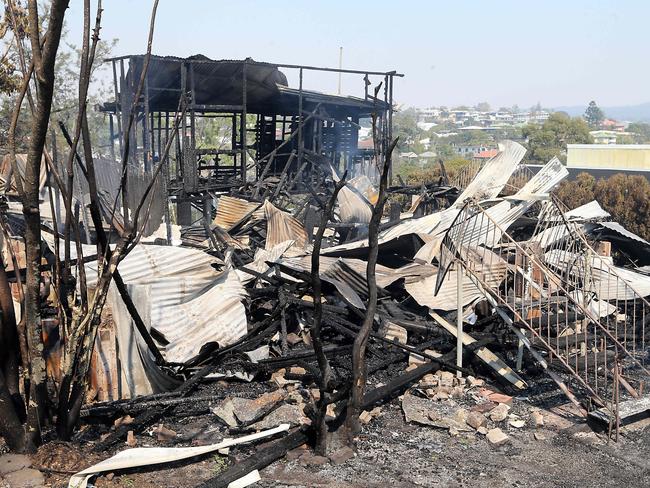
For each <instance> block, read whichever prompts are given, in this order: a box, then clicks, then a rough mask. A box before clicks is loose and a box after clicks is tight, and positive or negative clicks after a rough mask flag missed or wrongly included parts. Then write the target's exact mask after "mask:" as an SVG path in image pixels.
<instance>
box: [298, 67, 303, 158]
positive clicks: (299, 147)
mask: <svg viewBox="0 0 650 488" xmlns="http://www.w3.org/2000/svg"><path fill="white" fill-rule="evenodd" d="M302 144H303V143H302V68H300V76H299V81H298V163H297V167H298V168H300V166H301V165H302Z"/></svg>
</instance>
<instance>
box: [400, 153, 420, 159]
mask: <svg viewBox="0 0 650 488" xmlns="http://www.w3.org/2000/svg"><path fill="white" fill-rule="evenodd" d="M399 157H400V158H402V159H417V158H418V155H417V154H415V153H414V152H412V151H410V152H403V153H400V155H399Z"/></svg>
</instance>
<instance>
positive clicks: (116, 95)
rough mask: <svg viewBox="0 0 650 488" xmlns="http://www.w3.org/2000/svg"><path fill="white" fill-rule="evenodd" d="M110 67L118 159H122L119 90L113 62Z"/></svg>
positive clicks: (115, 67)
mask: <svg viewBox="0 0 650 488" xmlns="http://www.w3.org/2000/svg"><path fill="white" fill-rule="evenodd" d="M112 65H113V91H114V93H115V117H116V118H117V136H118V141H119V144H120V157H122V118H121V114H120V112H121V111H122V110H121V109H122V107H121V100H120V91H121V90H119V89H118V81H117V66H116V65H115V61H112ZM120 81H121V79H120ZM111 142H113V141H111Z"/></svg>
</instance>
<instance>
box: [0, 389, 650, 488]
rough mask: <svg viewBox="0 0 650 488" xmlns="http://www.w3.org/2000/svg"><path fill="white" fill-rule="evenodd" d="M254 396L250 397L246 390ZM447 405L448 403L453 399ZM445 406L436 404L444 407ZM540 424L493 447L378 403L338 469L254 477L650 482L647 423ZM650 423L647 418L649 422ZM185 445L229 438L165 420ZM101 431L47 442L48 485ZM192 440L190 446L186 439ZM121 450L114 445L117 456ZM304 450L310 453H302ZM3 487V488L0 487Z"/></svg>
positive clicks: (138, 479) (43, 466) (208, 426)
mask: <svg viewBox="0 0 650 488" xmlns="http://www.w3.org/2000/svg"><path fill="white" fill-rule="evenodd" d="M250 395H251V397H253V396H254V394H253V393H250ZM450 401H451V402H453V400H450ZM441 406H442V404H441ZM511 411H513V412H517V413H518V414H519V415H520V416H521V417H522V418H526V416H527V413H529V412H530V398H525V399H517V398H515V399H514V400H513V404H512V410H511ZM542 414H543V416H544V419H545V425H544V427H541V428H535V427H534V426H533V425H532V422H531V421H530V420H528V421H527V424H526V426H524V427H523V428H514V427H512V426H509V425H508V422H507V421H506V422H501V423H500V424H499V425H500V426H501V428H502V429H503V431H504V432H505V433H506V434H507V435H508V436H509V437H510V440H509V442H508V443H506V444H505V445H503V446H499V447H495V446H493V445H491V444H490V443H489V442H488V441H487V440H486V438H485V436H484V435H481V434H478V433H476V432H460V433H459V434H458V435H450V433H449V431H448V430H446V429H439V428H435V427H429V426H422V425H415V424H410V423H406V422H405V420H404V414H403V411H402V407H401V403H400V399H399V398H396V399H394V400H393V401H392V402H390V403H389V404H386V405H384V406H383V407H382V409H381V413H380V414H379V416H378V417H376V418H375V419H373V420H372V421H371V422H370V423H369V424H367V425H364V427H363V431H362V433H361V434H360V436H359V438H358V442H357V447H358V452H357V454H356V456H355V457H353V458H352V459H350V460H348V461H347V462H346V463H344V464H340V465H333V464H326V465H323V466H315V465H310V464H306V463H305V461H304V460H301V459H300V458H298V459H295V458H296V457H297V456H298V454H300V453H301V452H303V451H301V450H298V452H297V453H296V452H294V453H293V454H292V455H290V456H289V457H290V458H291V460H289V459H286V458H285V459H283V460H281V461H278V462H276V463H274V464H272V465H271V466H269V467H268V468H266V469H264V470H263V471H261V472H260V475H261V477H262V480H261V481H260V482H258V483H257V484H256V485H254V486H259V487H265V488H279V487H313V486H316V487H318V486H322V487H326V486H327V487H330V486H331V487H341V488H343V487H351V488H352V487H380V486H397V487H410V486H423V487H429V486H444V487H474V486H477V487H478V486H480V487H485V486H489V487H513V486H520V487H526V486H535V487H549V488H550V487H581V488H582V487H610V486H611V487H643V486H650V435H649V434H650V427H649V426H648V425H644V424H638V425H637V426H636V428H635V429H634V430H624V431H623V433H622V435H621V436H620V437H619V442H618V443H614V442H611V443H609V444H608V443H607V440H606V436H605V435H604V434H596V433H594V432H593V431H592V429H591V428H589V426H587V425H586V424H585V423H584V422H583V421H581V420H579V419H577V418H576V417H575V416H574V415H573V414H572V413H571V409H569V408H566V407H553V408H552V409H550V410H542ZM645 424H650V421H645ZM167 425H169V427H171V428H173V429H174V430H175V431H176V432H177V433H178V434H179V435H180V436H183V435H185V436H186V438H187V441H186V442H181V443H178V444H175V445H176V446H188V445H192V444H197V443H208V442H218V441H219V440H221V439H222V438H223V437H225V436H228V433H227V431H226V430H225V427H221V426H220V425H219V424H218V423H217V422H215V421H214V418H213V416H212V415H210V414H206V415H200V416H189V415H188V416H186V417H180V418H178V417H176V418H175V419H174V422H170V423H169V424H167ZM98 432H99V431H95V430H94V428H91V429H86V430H84V432H82V433H80V435H79V437H78V438H77V439H76V440H75V442H72V443H60V442H51V443H48V444H46V445H44V446H43V447H42V448H41V449H40V450H39V452H38V454H37V455H35V456H34V457H33V467H35V468H37V469H40V470H41V471H42V472H43V473H44V474H45V479H46V486H52V487H64V486H67V481H68V479H69V475H70V474H71V473H72V472H74V471H77V470H80V469H83V468H84V467H87V466H89V465H92V464H93V463H96V462H98V461H100V460H102V459H105V458H106V457H108V454H109V453H102V454H94V453H91V452H90V448H91V446H92V441H90V442H88V441H87V439H92V438H93V437H96V435H97V434H98ZM190 438H191V439H192V440H190ZM137 439H138V446H147V445H149V446H154V445H165V444H159V443H158V442H157V441H156V440H155V439H154V438H153V437H152V436H151V435H148V434H147V433H143V435H140V436H137ZM123 448H126V446H123V447H120V446H118V447H117V448H116V449H115V450H114V452H117V451H120V450H122V449H123ZM252 452H253V449H252V448H237V449H232V450H231V452H230V454H229V456H222V455H219V454H216V455H207V456H203V457H200V458H193V459H190V460H186V461H182V462H178V463H175V464H173V465H169V464H168V465H162V466H159V467H150V468H147V469H144V470H143V469H136V470H132V471H122V472H118V473H110V474H107V475H103V476H100V477H98V478H96V479H95V481H94V486H96V487H98V488H118V487H127V488H132V487H143V488H154V487H156V488H157V487H169V488H173V487H193V486H196V485H198V484H200V483H201V482H203V481H205V480H208V479H209V478H211V477H213V476H215V475H217V474H219V473H220V472H222V471H223V470H224V469H226V468H227V467H228V465H230V464H232V463H234V462H236V461H237V460H240V459H244V458H245V457H246V456H247V455H249V454H250V453H252ZM305 452H306V451H305ZM0 486H3V485H2V484H1V483H0Z"/></svg>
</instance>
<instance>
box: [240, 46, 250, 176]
mask: <svg viewBox="0 0 650 488" xmlns="http://www.w3.org/2000/svg"><path fill="white" fill-rule="evenodd" d="M247 72H248V58H246V59H244V66H243V67H242V81H241V85H242V102H241V104H242V112H241V129H240V130H241V161H240V162H239V164H241V169H240V171H241V179H242V183H246V116H247V114H248V110H247V107H246V105H247V104H248V93H247V92H248V89H247V86H246V85H247V81H248V80H247Z"/></svg>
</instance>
